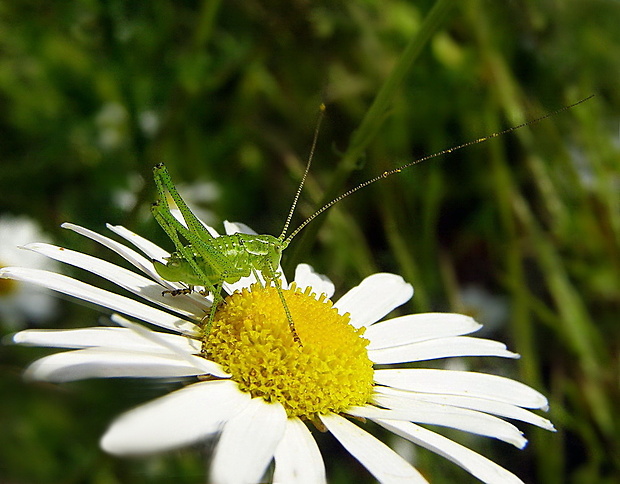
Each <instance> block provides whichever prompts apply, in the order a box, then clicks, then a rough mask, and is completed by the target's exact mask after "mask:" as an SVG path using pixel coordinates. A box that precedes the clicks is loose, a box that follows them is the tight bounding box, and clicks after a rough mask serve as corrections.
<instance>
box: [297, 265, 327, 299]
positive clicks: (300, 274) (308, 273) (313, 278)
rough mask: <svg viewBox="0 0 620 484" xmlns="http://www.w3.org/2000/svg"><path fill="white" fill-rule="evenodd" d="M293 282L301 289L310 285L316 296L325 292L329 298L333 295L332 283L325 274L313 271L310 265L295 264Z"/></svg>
mask: <svg viewBox="0 0 620 484" xmlns="http://www.w3.org/2000/svg"><path fill="white" fill-rule="evenodd" d="M295 283H296V284H297V287H298V288H300V289H301V290H302V291H304V290H305V289H306V287H311V288H312V290H313V291H314V292H315V293H316V294H317V296H320V295H321V294H325V296H326V297H327V298H331V297H332V296H333V295H334V291H335V286H334V283H333V282H332V281H330V280H329V278H328V277H327V276H324V275H323V274H319V273H317V272H315V270H314V269H313V268H312V266H310V265H308V264H299V265H298V266H297V268H296V269H295Z"/></svg>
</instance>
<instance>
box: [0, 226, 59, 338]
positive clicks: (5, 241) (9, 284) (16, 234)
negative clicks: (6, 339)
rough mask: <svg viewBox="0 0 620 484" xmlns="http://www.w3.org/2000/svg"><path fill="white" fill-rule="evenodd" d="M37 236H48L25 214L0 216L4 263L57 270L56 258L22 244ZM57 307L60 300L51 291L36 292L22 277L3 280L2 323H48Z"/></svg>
mask: <svg viewBox="0 0 620 484" xmlns="http://www.w3.org/2000/svg"><path fill="white" fill-rule="evenodd" d="M33 240H47V237H46V236H45V235H44V234H43V233H42V231H41V227H39V225H38V224H37V223H36V222H35V221H34V220H32V219H31V218H29V217H26V216H25V215H19V216H13V215H2V216H0V267H4V266H10V265H14V264H20V265H25V266H28V267H36V268H38V269H47V270H55V269H56V263H55V262H54V261H53V260H50V259H49V258H47V257H41V256H40V255H38V254H35V253H33V252H29V251H25V250H23V249H22V248H21V246H22V245H24V244H27V243H28V242H31V241H33ZM56 311H57V303H56V300H55V299H54V298H53V297H52V295H51V293H50V292H49V291H44V290H40V291H36V292H33V291H32V287H28V286H25V285H24V284H21V283H19V282H18V281H10V280H4V281H0V326H2V325H3V326H5V327H6V328H9V329H10V330H11V331H15V330H17V329H22V328H23V327H24V326H26V325H27V324H28V323H33V324H44V323H45V322H47V321H49V320H50V319H52V318H53V317H54V315H55V314H56Z"/></svg>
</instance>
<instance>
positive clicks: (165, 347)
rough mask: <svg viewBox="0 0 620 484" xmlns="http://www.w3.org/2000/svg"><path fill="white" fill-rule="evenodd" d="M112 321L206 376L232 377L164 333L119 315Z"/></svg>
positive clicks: (216, 364) (215, 364)
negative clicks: (201, 370)
mask: <svg viewBox="0 0 620 484" xmlns="http://www.w3.org/2000/svg"><path fill="white" fill-rule="evenodd" d="M112 321H114V322H115V323H117V324H119V325H121V326H124V327H126V328H129V329H130V330H132V331H133V332H135V333H136V334H138V335H139V336H140V337H142V338H144V339H145V340H147V341H150V342H151V343H153V344H154V345H156V346H157V351H158V352H160V353H165V352H166V351H169V352H170V353H171V354H173V355H176V356H177V358H179V359H181V360H185V361H187V362H188V363H190V365H191V366H192V367H200V368H202V369H203V371H204V372H205V374H208V375H213V376H217V377H224V378H228V377H230V374H229V373H226V372H225V371H224V369H223V368H222V367H221V366H220V365H219V364H218V363H215V362H213V361H211V360H207V359H205V358H202V357H201V358H196V356H194V355H193V354H190V353H188V352H187V351H186V350H185V349H184V348H180V347H179V345H178V343H177V342H176V341H170V340H169V339H168V338H165V336H166V334H164V333H161V332H159V331H151V330H150V329H148V328H146V327H144V326H142V325H141V324H138V323H134V322H133V321H129V320H128V319H125V318H123V317H121V316H119V315H118V314H113V315H112Z"/></svg>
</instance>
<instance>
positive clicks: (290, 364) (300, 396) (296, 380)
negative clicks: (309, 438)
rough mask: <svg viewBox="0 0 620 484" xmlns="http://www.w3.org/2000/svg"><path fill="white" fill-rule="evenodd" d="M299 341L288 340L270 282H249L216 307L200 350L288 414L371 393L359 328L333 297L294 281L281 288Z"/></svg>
mask: <svg viewBox="0 0 620 484" xmlns="http://www.w3.org/2000/svg"><path fill="white" fill-rule="evenodd" d="M282 292H283V294H284V298H285V300H286V304H287V306H288V308H289V310H290V313H291V316H292V319H293V322H294V324H295V328H296V330H297V333H298V334H299V337H300V339H301V341H302V346H300V345H299V344H298V343H296V342H295V341H294V340H293V335H292V334H291V330H290V327H289V322H288V320H287V317H286V314H285V312H284V307H283V305H282V301H281V300H280V297H279V296H278V292H277V289H276V288H275V287H261V286H260V285H253V286H252V287H251V288H250V290H247V289H244V290H243V291H241V292H235V293H234V294H232V295H231V296H228V297H227V298H226V300H225V303H223V304H222V305H221V307H220V309H218V311H217V313H216V315H215V317H214V320H213V325H212V327H211V331H210V332H209V334H208V335H206V336H205V338H204V341H203V352H204V354H205V356H206V357H208V358H209V359H210V360H212V361H215V362H217V363H219V364H220V365H222V366H223V367H224V369H225V370H226V371H228V372H229V373H230V374H231V375H232V379H233V380H234V381H236V382H237V383H238V385H239V387H240V388H241V390H242V391H245V392H249V393H250V394H251V395H252V396H253V397H262V398H264V399H265V400H266V401H268V402H279V403H281V404H282V405H283V406H284V408H285V409H286V412H287V414H288V416H289V417H301V418H305V419H310V420H313V419H314V418H315V417H316V415H317V414H325V413H328V412H335V413H339V412H342V411H344V410H345V409H346V408H348V407H349V406H351V405H363V404H365V403H367V402H368V401H369V399H370V395H371V393H372V383H373V368H372V362H371V361H370V359H369V358H368V352H367V350H366V346H367V345H368V340H367V339H365V338H363V337H362V334H363V333H364V328H360V329H355V328H354V327H353V326H351V325H350V324H349V314H348V313H347V314H345V315H344V316H341V315H340V314H338V311H337V310H336V309H334V308H333V307H332V302H331V301H330V300H329V299H327V298H326V297H325V295H321V296H320V297H319V298H318V299H317V297H316V294H315V293H313V292H311V290H310V288H307V289H306V290H305V292H301V290H299V289H298V288H297V287H296V286H295V284H293V287H292V288H291V289H288V290H284V289H283V290H282Z"/></svg>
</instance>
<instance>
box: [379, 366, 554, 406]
mask: <svg viewBox="0 0 620 484" xmlns="http://www.w3.org/2000/svg"><path fill="white" fill-rule="evenodd" d="M375 382H377V383H378V384H380V385H387V386H391V387H395V388H400V389H402V390H409V391H413V392H422V393H438V394H445V395H463V396H469V397H480V398H486V399H489V400H497V401H498V402H505V403H510V404H513V405H518V406H520V407H526V408H546V407H547V399H546V398H545V396H544V395H542V394H541V393H539V392H537V391H536V390H534V389H533V388H530V387H528V386H527V385H524V384H523V383H520V382H518V381H515V380H511V379H510V378H505V377H501V376H496V375H488V374H486V373H475V372H469V371H451V370H431V369H421V368H406V369H388V370H376V371H375Z"/></svg>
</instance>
